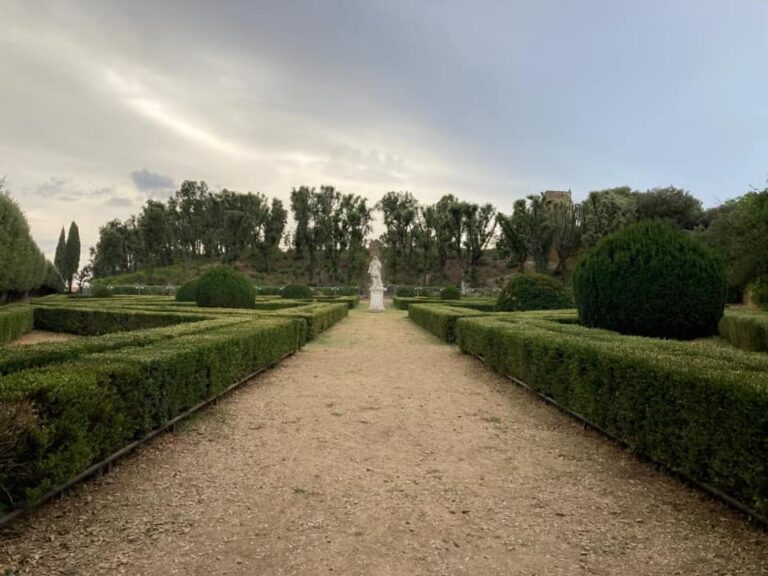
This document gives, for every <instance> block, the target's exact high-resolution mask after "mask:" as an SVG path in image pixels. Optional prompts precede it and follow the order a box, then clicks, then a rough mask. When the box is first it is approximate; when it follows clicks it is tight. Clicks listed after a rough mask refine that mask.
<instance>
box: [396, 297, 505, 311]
mask: <svg viewBox="0 0 768 576" xmlns="http://www.w3.org/2000/svg"><path fill="white" fill-rule="evenodd" d="M393 304H394V305H395V308H398V309H400V310H408V307H409V306H410V305H411V304H442V305H444V306H457V307H459V308H470V309H472V310H479V311H480V312H493V311H495V310H496V300H495V299H493V298H462V299H461V300H441V299H440V298H427V297H425V296H416V297H414V298H407V297H399V296H395V297H394V298H393Z"/></svg>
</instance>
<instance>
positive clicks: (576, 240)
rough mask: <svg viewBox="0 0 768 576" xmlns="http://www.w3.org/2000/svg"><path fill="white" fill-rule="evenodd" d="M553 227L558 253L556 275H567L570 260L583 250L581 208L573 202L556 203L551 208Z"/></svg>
mask: <svg viewBox="0 0 768 576" xmlns="http://www.w3.org/2000/svg"><path fill="white" fill-rule="evenodd" d="M549 219H550V222H551V225H552V247H553V248H554V249H555V252H556V253H557V267H556V268H555V274H560V275H563V276H564V275H566V274H567V264H568V260H569V259H571V258H573V257H574V256H576V254H577V253H578V252H579V249H580V248H581V234H582V220H581V206H578V205H574V204H573V203H572V202H555V203H553V204H551V205H550V207H549Z"/></svg>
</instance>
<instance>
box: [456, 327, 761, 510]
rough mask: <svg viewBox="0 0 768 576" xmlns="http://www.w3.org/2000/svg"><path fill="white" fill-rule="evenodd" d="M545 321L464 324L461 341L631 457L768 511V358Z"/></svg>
mask: <svg viewBox="0 0 768 576" xmlns="http://www.w3.org/2000/svg"><path fill="white" fill-rule="evenodd" d="M551 318H552V319H546V317H545V316H543V315H541V314H539V315H538V316H528V315H527V314H518V315H507V316H506V317H504V318H494V317H487V318H477V319H475V318H462V319H459V320H458V321H457V323H456V335H457V342H458V344H459V345H460V346H461V348H462V350H464V351H466V352H469V353H472V354H477V355H480V356H482V357H483V358H485V360H486V361H487V363H488V364H489V366H491V367H492V368H493V369H495V370H497V371H498V372H501V373H502V374H506V375H509V376H514V377H515V378H518V379H520V380H522V381H524V382H526V383H527V384H528V385H529V386H530V387H532V388H533V389H535V390H537V391H539V392H541V393H543V394H545V395H547V396H549V397H551V398H553V399H555V400H556V401H557V402H558V403H559V404H561V405H562V406H565V407H567V408H569V409H570V410H572V411H574V412H576V413H578V414H580V415H582V416H583V417H584V418H586V419H587V420H589V421H591V422H593V423H595V424H596V425H598V426H600V427H602V428H603V429H605V430H606V431H608V432H609V433H611V434H613V435H614V436H616V437H618V438H620V439H622V440H623V441H625V442H627V444H628V445H629V446H630V447H632V449H633V450H635V451H636V452H637V453H639V454H642V455H644V456H646V457H648V458H651V459H652V460H655V461H656V462H659V463H661V464H663V465H664V466H666V467H668V468H669V469H671V470H674V471H677V472H681V473H684V474H687V475H688V476H690V477H692V478H695V479H697V480H698V481H700V482H704V483H708V484H710V485H712V486H714V487H715V488H717V489H719V490H721V491H722V492H724V493H725V494H728V495H729V496H731V497H733V498H735V499H736V500H738V501H739V502H742V503H743V504H744V505H746V506H747V507H749V508H751V509H752V510H754V511H756V512H757V513H759V514H763V515H765V514H766V512H768V442H767V441H766V438H768V356H766V355H764V354H755V353H748V352H742V351H739V350H734V349H732V348H728V347H723V346H718V345H717V344H713V343H711V342H709V341H697V342H675V341H670V340H661V339H652V338H642V337H635V336H621V335H618V334H616V333H614V332H609V331H605V330H599V329H589V328H585V327H582V326H580V325H578V324H573V323H569V322H572V319H569V318H567V317H562V315H560V319H561V320H563V319H564V320H566V322H565V323H564V322H562V321H556V320H557V319H558V316H552V317H551Z"/></svg>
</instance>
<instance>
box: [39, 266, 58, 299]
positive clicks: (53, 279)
mask: <svg viewBox="0 0 768 576" xmlns="http://www.w3.org/2000/svg"><path fill="white" fill-rule="evenodd" d="M41 288H42V292H44V293H47V294H55V293H57V292H64V279H63V278H62V277H61V273H60V272H59V271H58V269H57V268H56V266H54V265H53V264H52V263H51V262H46V263H45V278H44V280H43V284H42V286H41Z"/></svg>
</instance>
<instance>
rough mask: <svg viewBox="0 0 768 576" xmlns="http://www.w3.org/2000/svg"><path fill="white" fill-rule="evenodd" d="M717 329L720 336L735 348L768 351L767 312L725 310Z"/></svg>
mask: <svg viewBox="0 0 768 576" xmlns="http://www.w3.org/2000/svg"><path fill="white" fill-rule="evenodd" d="M718 329H719V331H720V336H721V337H722V338H724V339H725V340H727V341H728V342H729V343H730V344H732V345H733V346H736V347H737V348H741V349H742V350H749V351H752V352H768V313H765V312H752V311H741V310H740V311H735V310H726V311H725V314H724V315H723V317H722V318H721V319H720V323H719V324H718Z"/></svg>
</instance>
